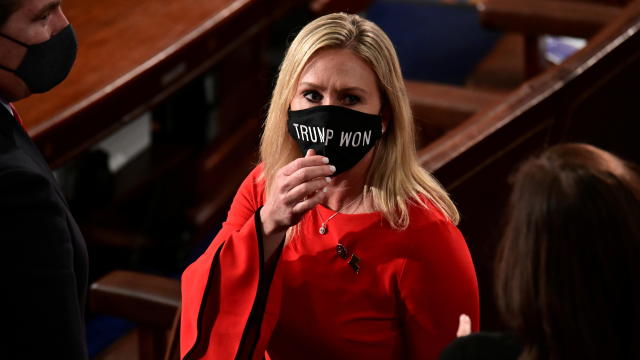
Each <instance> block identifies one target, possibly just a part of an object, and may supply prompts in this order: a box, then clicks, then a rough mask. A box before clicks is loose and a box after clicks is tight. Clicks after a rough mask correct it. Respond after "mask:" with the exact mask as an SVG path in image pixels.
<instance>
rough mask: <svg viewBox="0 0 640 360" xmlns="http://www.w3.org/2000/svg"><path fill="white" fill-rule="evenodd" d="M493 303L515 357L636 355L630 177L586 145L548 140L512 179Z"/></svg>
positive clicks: (634, 206)
mask: <svg viewBox="0 0 640 360" xmlns="http://www.w3.org/2000/svg"><path fill="white" fill-rule="evenodd" d="M508 217H509V219H508V223H507V226H506V231H505V234H504V237H503V241H502V244H501V246H500V250H499V251H498V258H497V266H496V290H497V303H498V307H499V309H500V310H501V313H502V314H503V316H504V318H505V320H506V321H507V322H508V324H509V325H510V326H511V327H512V328H513V329H514V330H515V331H516V332H518V333H519V335H520V336H521V340H522V342H523V345H524V352H523V354H522V356H521V357H520V360H525V359H526V360H529V359H536V360H537V359H587V360H588V359H637V358H638V355H639V354H640V353H639V350H638V348H637V345H638V340H639V337H640V282H639V281H638V277H639V276H640V262H639V261H638V258H640V221H639V220H640V179H639V178H638V174H637V173H636V172H635V171H634V165H632V164H629V163H625V162H624V161H622V160H621V159H619V158H617V157H615V156H614V155H612V154H610V153H608V152H606V151H604V150H600V149H598V148H596V147H593V146H590V145H586V144H564V145H559V146H555V147H552V148H551V149H549V150H547V151H545V152H544V153H543V154H542V155H541V156H539V157H536V158H533V159H530V160H529V161H527V162H526V163H525V164H524V165H523V166H522V167H521V168H520V170H519V171H518V172H517V173H516V175H515V178H514V189H513V192H512V195H511V201H510V204H509V215H508Z"/></svg>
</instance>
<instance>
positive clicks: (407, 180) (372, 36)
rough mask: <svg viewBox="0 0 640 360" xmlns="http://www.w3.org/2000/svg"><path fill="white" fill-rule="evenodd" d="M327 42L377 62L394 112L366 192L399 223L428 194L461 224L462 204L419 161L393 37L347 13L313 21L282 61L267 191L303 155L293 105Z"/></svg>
mask: <svg viewBox="0 0 640 360" xmlns="http://www.w3.org/2000/svg"><path fill="white" fill-rule="evenodd" d="M326 48H345V49H349V50H351V51H353V53H354V54H356V55H358V56H360V57H361V58H362V59H363V60H364V61H365V62H366V63H367V64H369V66H371V68H372V69H373V70H374V72H375V73H376V75H377V77H378V84H379V85H378V86H379V87H380V92H381V94H382V100H383V101H382V103H383V107H388V109H385V110H387V111H383V114H390V115H391V118H390V119H386V120H387V127H386V131H385V133H384V134H383V136H382V138H381V139H380V140H379V142H378V144H377V145H376V147H377V149H376V150H375V152H374V157H373V163H372V164H373V165H372V166H371V167H370V168H369V172H368V174H367V177H366V179H365V184H366V185H365V194H368V195H370V196H371V197H372V199H373V204H374V207H375V210H376V211H379V212H381V213H382V215H383V216H384V217H385V219H386V220H387V221H388V222H389V223H390V224H391V226H392V227H393V228H396V229H404V228H406V227H407V226H408V225H409V206H408V204H409V203H410V202H414V203H420V204H423V205H424V206H426V204H424V202H423V201H422V199H421V195H422V196H424V197H426V198H427V199H429V200H430V201H431V202H432V203H433V204H434V205H435V206H436V207H437V208H438V209H439V210H441V211H442V212H443V213H444V214H445V215H446V216H447V217H448V218H449V219H450V220H451V221H452V222H453V223H454V224H457V223H458V220H459V214H458V210H457V209H456V207H455V205H454V204H453V202H452V201H451V199H450V198H449V195H448V194H447V192H446V191H445V190H444V189H443V187H442V186H441V185H440V183H438V181H437V180H436V179H435V178H434V177H433V176H432V175H431V174H429V173H428V172H427V171H426V170H424V169H423V168H422V167H420V165H419V164H418V162H417V158H416V149H415V140H414V123H413V117H412V114H411V108H410V106H409V100H408V98H407V94H406V89H405V85H404V81H403V78H402V73H401V71H400V64H399V62H398V57H397V55H396V52H395V49H394V47H393V45H392V44H391V41H390V40H389V38H388V37H387V35H386V34H385V33H384V32H383V31H382V30H381V29H380V28H379V27H378V26H377V25H375V24H374V23H372V22H371V21H368V20H365V19H363V18H361V17H360V16H358V15H352V14H346V13H335V14H329V15H325V16H322V17H319V18H318V19H316V20H314V21H312V22H310V23H309V24H307V25H306V26H305V27H304V28H303V29H302V30H301V31H300V33H299V34H298V35H297V36H296V38H295V39H294V40H293V42H292V43H291V45H290V46H289V49H288V50H287V53H286V55H285V58H284V60H283V62H282V64H281V65H280V73H279V75H278V80H277V82H276V86H275V88H274V90H273V96H272V98H271V104H270V106H269V112H268V114H267V119H266V122H265V126H264V132H263V135H262V139H261V144H260V157H261V161H262V162H263V163H264V173H263V176H264V178H265V181H266V187H267V193H269V189H270V186H271V185H272V184H273V180H274V178H275V175H276V172H277V171H278V170H279V169H280V168H282V167H283V166H284V165H286V164H288V163H289V162H291V161H293V160H294V159H296V158H298V157H300V150H299V148H298V146H297V144H296V143H295V141H294V140H293V138H291V136H289V133H288V132H287V116H288V115H287V111H288V109H289V105H290V104H291V100H292V99H293V96H294V93H295V90H296V88H297V84H298V81H299V78H300V74H301V72H302V70H303V69H304V67H305V65H306V64H307V62H308V61H309V59H310V58H311V57H312V56H313V55H314V54H315V53H316V52H318V51H319V50H321V49H326Z"/></svg>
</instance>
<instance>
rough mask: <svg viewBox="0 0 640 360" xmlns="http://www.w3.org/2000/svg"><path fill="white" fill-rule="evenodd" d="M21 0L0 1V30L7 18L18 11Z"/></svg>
mask: <svg viewBox="0 0 640 360" xmlns="http://www.w3.org/2000/svg"><path fill="white" fill-rule="evenodd" d="M22 1H23V0H0V28H1V27H3V26H4V23H6V22H7V20H8V19H9V17H10V16H11V15H12V14H13V13H14V12H15V11H16V10H18V7H19V5H20V3H21V2H22Z"/></svg>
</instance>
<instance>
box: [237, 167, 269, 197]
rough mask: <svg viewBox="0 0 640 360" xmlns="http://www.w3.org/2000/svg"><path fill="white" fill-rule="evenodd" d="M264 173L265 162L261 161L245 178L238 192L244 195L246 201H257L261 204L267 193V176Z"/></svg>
mask: <svg viewBox="0 0 640 360" xmlns="http://www.w3.org/2000/svg"><path fill="white" fill-rule="evenodd" d="M263 173H264V164H263V163H259V164H258V165H256V166H255V167H254V168H253V170H251V172H250V173H249V174H248V175H247V177H246V178H245V179H244V181H243V182H242V184H241V185H240V188H239V189H238V193H237V194H238V195H242V196H243V198H245V200H246V201H248V200H250V201H251V202H254V201H257V203H260V204H261V203H262V202H263V201H264V193H265V178H264V175H263Z"/></svg>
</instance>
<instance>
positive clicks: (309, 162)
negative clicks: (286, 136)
mask: <svg viewBox="0 0 640 360" xmlns="http://www.w3.org/2000/svg"><path fill="white" fill-rule="evenodd" d="M335 171H336V168H335V167H334V166H332V165H329V159H327V158H326V157H324V156H320V155H316V154H315V151H314V150H308V151H307V154H306V155H305V157H303V158H298V159H296V160H294V161H292V162H290V163H289V164H287V165H285V166H284V167H282V169H280V170H279V171H278V172H277V173H276V176H275V179H274V183H273V185H272V186H271V192H270V193H269V196H268V197H267V202H266V203H265V204H264V207H263V208H262V209H261V210H260V218H261V219H262V231H263V234H264V235H265V236H267V237H270V236H272V235H280V234H284V232H285V231H286V230H287V229H288V228H289V227H290V226H293V225H296V224H297V223H298V221H300V218H302V215H304V214H305V213H306V212H307V211H309V210H311V209H313V207H314V206H316V205H317V204H319V203H320V202H322V201H324V200H325V197H326V186H327V184H328V183H329V182H331V179H329V178H328V176H329V175H331V174H333V173H334V172H335Z"/></svg>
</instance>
